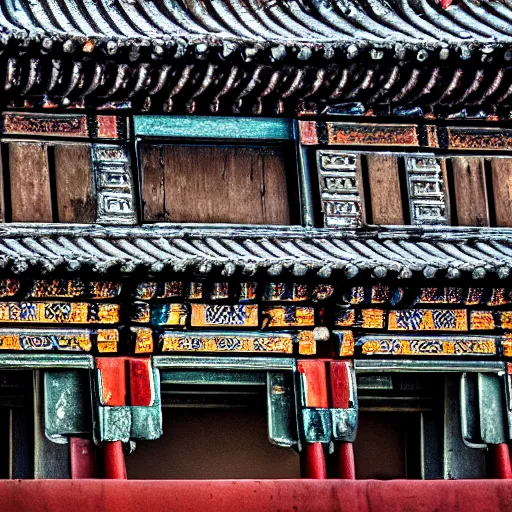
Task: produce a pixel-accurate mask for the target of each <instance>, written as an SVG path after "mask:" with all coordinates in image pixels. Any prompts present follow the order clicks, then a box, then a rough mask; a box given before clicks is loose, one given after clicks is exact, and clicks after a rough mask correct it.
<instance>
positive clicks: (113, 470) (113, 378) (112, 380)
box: [96, 357, 127, 480]
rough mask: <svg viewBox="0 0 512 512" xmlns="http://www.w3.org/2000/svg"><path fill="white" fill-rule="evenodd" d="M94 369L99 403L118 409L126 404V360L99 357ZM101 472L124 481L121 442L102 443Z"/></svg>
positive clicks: (106, 476) (124, 465)
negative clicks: (98, 375)
mask: <svg viewBox="0 0 512 512" xmlns="http://www.w3.org/2000/svg"><path fill="white" fill-rule="evenodd" d="M96 367H97V368H98V370H99V371H100V374H101V386H100V390H99V392H100V403H101V405H103V406H111V407H120V406H125V405H126V402H127V396H126V395H127V390H126V358H125V357H108V358H107V357H99V358H97V359H96ZM103 471H104V477H105V478H112V479H120V480H123V479H126V478H127V476H126V463H125V460H124V453H123V443H122V442H121V441H104V442H103Z"/></svg>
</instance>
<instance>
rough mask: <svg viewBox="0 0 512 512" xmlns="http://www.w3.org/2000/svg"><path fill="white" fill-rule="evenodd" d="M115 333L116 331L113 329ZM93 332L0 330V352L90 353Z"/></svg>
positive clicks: (82, 330)
mask: <svg viewBox="0 0 512 512" xmlns="http://www.w3.org/2000/svg"><path fill="white" fill-rule="evenodd" d="M114 330H115V331H116V332H117V330H116V329H114ZM93 333H94V331H90V330H88V329H76V330H65V331H62V332H59V331H56V330H49V329H23V330H21V329H0V349H1V350H23V351H40V350H43V351H45V350H49V351H50V350H63V351H67V352H90V350H91V348H92V337H93Z"/></svg>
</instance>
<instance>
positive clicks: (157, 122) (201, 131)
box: [133, 116, 293, 140]
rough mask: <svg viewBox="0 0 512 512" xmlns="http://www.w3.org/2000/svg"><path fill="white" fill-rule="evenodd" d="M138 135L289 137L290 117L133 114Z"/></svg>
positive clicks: (270, 138)
mask: <svg viewBox="0 0 512 512" xmlns="http://www.w3.org/2000/svg"><path fill="white" fill-rule="evenodd" d="M133 123H134V129H135V135H136V136H141V137H171V138H190V139H231V140H290V139H293V127H292V122H291V120H289V119H273V118H253V117H190V116H134V118H133Z"/></svg>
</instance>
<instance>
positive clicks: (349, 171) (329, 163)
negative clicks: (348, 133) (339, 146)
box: [317, 151, 364, 228]
mask: <svg viewBox="0 0 512 512" xmlns="http://www.w3.org/2000/svg"><path fill="white" fill-rule="evenodd" d="M317 167H318V179H319V184H320V199H321V202H322V212H323V214H324V225H325V226H326V227H336V226H338V227H352V228H355V227H361V226H362V225H363V224H364V202H363V197H364V196H363V190H362V185H363V180H362V175H361V155H357V154H354V153H346V152H343V151H318V152H317Z"/></svg>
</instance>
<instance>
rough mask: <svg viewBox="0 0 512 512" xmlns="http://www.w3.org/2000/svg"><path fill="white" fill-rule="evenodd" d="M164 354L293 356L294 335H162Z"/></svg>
mask: <svg viewBox="0 0 512 512" xmlns="http://www.w3.org/2000/svg"><path fill="white" fill-rule="evenodd" d="M160 340H161V343H162V351H163V352H257V353H260V352H274V353H282V354H291V353H292V352H293V335H291V334H285V333H283V334H271V335H267V336H263V335H261V334H249V333H244V334H240V335H238V334H213V333H191V334H180V333H176V332H166V333H164V334H161V335H160Z"/></svg>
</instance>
